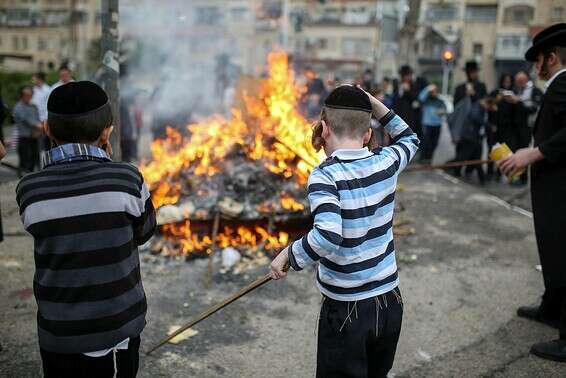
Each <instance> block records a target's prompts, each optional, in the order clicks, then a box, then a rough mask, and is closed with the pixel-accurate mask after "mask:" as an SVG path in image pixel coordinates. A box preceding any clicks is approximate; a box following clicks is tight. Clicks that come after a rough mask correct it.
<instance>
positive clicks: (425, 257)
mask: <svg viewBox="0 0 566 378" xmlns="http://www.w3.org/2000/svg"><path fill="white" fill-rule="evenodd" d="M447 138H448V136H447V134H446V133H444V134H443V137H442V142H441V145H442V147H441V149H440V151H439V154H438V155H437V160H438V161H443V160H446V159H448V158H449V156H450V154H451V151H450V146H449V140H448V139H447ZM400 184H401V185H400V187H401V188H402V189H401V191H400V193H399V194H398V197H397V198H398V203H400V204H401V205H400V206H399V207H401V209H400V210H401V211H398V212H397V215H396V217H397V219H399V220H403V221H407V222H410V223H409V225H410V226H411V227H413V228H414V229H415V234H414V235H411V236H402V237H399V238H398V240H397V244H396V250H397V257H398V264H399V266H400V279H401V291H402V294H403V297H404V303H405V307H404V309H405V313H404V319H403V330H402V335H401V339H400V342H399V346H398V351H397V356H396V361H395V365H394V369H393V371H392V373H391V376H396V377H454V376H458V377H479V376H482V377H533V376H543V377H551V376H553V377H558V376H563V375H564V374H566V368H565V367H564V365H561V364H559V363H553V362H548V361H544V360H541V359H538V358H536V357H534V356H531V355H530V354H529V348H530V346H531V344H532V343H534V342H537V341H542V340H549V339H553V338H556V337H557V331H556V330H553V329H551V328H548V327H546V326H543V325H539V324H536V323H532V322H529V321H527V320H524V319H520V318H518V317H517V316H516V315H515V311H516V308H517V307H518V306H519V305H524V304H534V303H537V301H538V299H539V295H540V294H541V292H542V279H541V273H540V271H539V270H537V268H536V266H537V264H539V262H538V257H537V254H536V247H535V239H534V233H533V227H532V219H531V216H530V213H529V212H528V211H526V210H523V209H521V208H511V207H510V206H508V205H506V204H505V203H504V202H503V201H502V200H501V199H499V198H497V197H495V196H493V195H491V194H489V193H487V192H486V191H485V190H484V189H481V188H477V187H475V186H473V185H469V184H467V183H463V182H461V181H458V180H455V179H453V178H451V177H449V176H447V175H445V174H444V173H440V172H432V173H406V174H404V175H402V177H401V182H400ZM15 185H16V183H15V181H9V182H5V183H4V184H2V185H1V186H0V200H1V206H2V216H3V220H4V229H5V233H6V240H5V242H4V243H2V244H1V245H0V250H1V253H0V274H1V275H2V277H3V278H4V279H3V280H2V281H1V284H0V298H1V299H0V300H1V301H2V303H1V304H0V306H1V307H2V308H3V309H5V310H4V311H2V312H1V314H0V325H1V326H0V344H1V345H2V350H1V351H0V375H1V376H3V377H39V376H40V360H39V352H38V346H37V337H36V329H35V327H36V323H35V311H36V305H35V302H34V299H33V295H32V290H31V287H32V275H33V253H32V240H31V238H30V237H28V236H27V235H26V234H25V233H24V231H23V229H22V226H21V225H20V220H19V217H18V211H17V207H16V205H15V200H14V196H15V195H14V189H15ZM491 186H492V188H491V189H490V190H491V191H492V192H497V191H499V192H501V193H503V194H502V196H504V195H506V194H507V193H508V192H509V191H510V190H511V189H508V188H505V189H494V188H497V187H499V186H500V185H498V184H492V185H491ZM513 189H516V188H513ZM511 191H512V190H511ZM522 201H523V202H525V201H526V200H522ZM141 259H142V275H143V279H144V285H145V289H146V292H147V297H148V303H149V312H148V318H147V321H148V323H147V327H146V329H145V332H144V333H143V334H142V347H141V349H142V351H146V350H148V349H149V347H150V346H151V345H153V344H154V343H156V342H157V341H159V340H160V339H161V338H162V337H164V336H165V334H166V332H167V331H168V329H169V327H171V326H174V325H177V326H179V325H181V324H183V323H184V322H186V321H188V320H189V319H190V318H191V317H193V316H195V315H196V314H198V313H200V312H201V311H202V310H204V309H205V308H206V307H208V306H209V305H212V304H214V303H216V302H218V301H220V300H221V299H223V298H224V297H226V296H228V295H230V294H232V293H233V292H235V291H237V290H238V289H239V288H240V287H243V286H244V285H245V284H247V283H248V282H251V281H252V280H254V279H255V278H257V277H259V276H260V275H262V274H264V273H265V271H266V269H267V267H262V268H257V269H254V270H251V271H248V272H245V273H243V274H240V275H232V274H230V273H227V274H221V273H220V272H219V271H218V268H217V267H218V261H216V263H215V267H216V268H215V273H214V275H213V277H212V279H211V284H210V287H209V289H205V276H206V272H207V264H208V262H207V260H206V259H197V260H191V261H188V262H186V261H184V259H174V258H165V257H161V256H154V255H150V254H149V253H147V252H145V253H142V255H141ZM313 272H314V271H313V270H309V271H305V272H301V273H294V272H293V273H290V274H289V276H288V278H287V279H286V280H284V281H282V282H274V283H270V284H268V285H267V286H266V287H264V288H261V289H259V290H258V291H256V292H253V293H252V294H250V295H248V296H247V297H245V298H244V299H242V300H240V301H238V302H236V303H235V304H233V305H231V306H230V307H228V308H227V309H225V310H222V311H221V312H220V313H218V314H216V315H213V316H212V317H211V318H210V319H208V320H206V321H205V322H203V323H201V324H200V325H198V326H196V327H195V329H196V331H198V334H196V335H194V336H192V337H190V338H188V339H187V340H185V341H182V342H181V343H180V344H179V345H166V346H165V347H163V348H162V349H160V350H158V351H156V352H155V353H154V354H152V355H151V356H149V357H148V356H145V355H144V354H143V353H142V354H141V367H140V374H139V376H141V377H157V376H163V377H192V376H194V377H218V376H225V377H265V376H272V377H287V376H293V377H313V376H314V369H315V359H316V345H315V344H316V343H315V341H316V336H315V334H316V333H315V326H316V322H317V315H318V314H317V312H318V309H319V304H320V294H319V293H318V291H317V289H316V288H315V285H314V275H313Z"/></svg>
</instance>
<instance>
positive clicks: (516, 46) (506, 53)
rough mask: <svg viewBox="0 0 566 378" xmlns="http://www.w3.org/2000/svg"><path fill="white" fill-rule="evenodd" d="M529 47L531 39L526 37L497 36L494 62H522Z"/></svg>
mask: <svg viewBox="0 0 566 378" xmlns="http://www.w3.org/2000/svg"><path fill="white" fill-rule="evenodd" d="M530 45H531V38H530V37H529V36H526V35H499V36H497V42H496V45H495V59H496V60H523V59H524V57H525V52H526V51H527V49H528V48H529V46H530Z"/></svg>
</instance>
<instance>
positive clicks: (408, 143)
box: [271, 86, 419, 378]
mask: <svg viewBox="0 0 566 378" xmlns="http://www.w3.org/2000/svg"><path fill="white" fill-rule="evenodd" d="M372 113H373V115H374V116H375V117H376V118H377V119H378V120H379V123H380V124H381V125H383V126H384V127H385V129H386V130H387V132H388V133H389V134H390V135H391V137H392V139H393V145H391V146H390V147H384V148H376V149H374V150H373V151H370V150H369V149H368V148H365V147H363V146H364V145H366V144H368V142H369V141H370V138H371V134H372V131H371V129H370V118H371V115H372ZM320 125H321V132H320V138H321V139H322V146H323V147H324V151H325V153H326V155H327V156H328V159H326V161H324V162H323V163H322V164H320V165H319V166H318V167H316V168H315V169H314V170H313V172H312V173H311V176H310V179H309V186H308V191H309V202H310V206H311V212H312V214H313V216H314V227H313V229H312V230H311V231H310V232H309V233H308V234H307V235H306V236H304V237H303V238H302V239H299V240H297V241H295V242H293V243H292V244H291V245H290V246H288V247H287V248H286V249H285V250H283V251H282V252H281V253H280V254H279V256H277V257H276V258H275V259H274V260H273V262H272V264H271V276H272V278H274V279H279V278H282V277H284V276H285V275H286V273H285V267H286V265H287V264H288V263H289V264H290V265H291V267H292V268H293V269H294V270H301V269H303V268H305V267H306V266H307V265H310V264H313V263H315V262H316V261H318V262H319V265H318V274H317V285H318V288H319V289H320V291H321V292H322V295H323V303H322V308H321V312H320V320H319V331H318V355H317V377H324V378H331V377H372V378H374V377H386V376H387V373H388V372H389V370H390V369H391V367H392V366H393V359H394V357H395V350H396V348H397V341H398V339H399V333H400V330H401V318H402V313H403V308H402V302H401V294H400V292H399V289H398V288H397V285H398V277H397V265H396V263H395V248H394V246H393V230H392V226H393V210H394V207H395V205H394V196H395V187H396V183H397V175H398V174H399V172H400V171H401V170H402V169H403V168H405V166H407V164H408V163H409V161H410V160H411V159H412V158H413V157H414V155H415V153H416V151H417V148H418V143H419V140H418V138H417V137H416V134H414V133H413V131H412V130H411V129H410V128H409V126H408V125H407V124H406V123H405V122H404V121H403V120H402V119H401V118H400V117H399V116H397V115H395V114H394V113H393V111H390V110H389V109H388V108H387V107H385V105H383V104H382V103H381V102H379V101H378V100H377V99H376V98H374V97H373V96H370V95H369V94H367V93H365V92H364V91H362V90H361V89H360V88H356V87H353V86H341V87H338V88H336V89H335V90H334V91H333V92H332V93H331V94H330V95H329V96H328V98H327V99H326V101H325V103H324V109H323V114H322V120H321V121H320ZM314 139H316V138H314ZM313 141H314V140H313ZM314 142H316V141H314ZM313 144H315V145H316V144H318V143H313Z"/></svg>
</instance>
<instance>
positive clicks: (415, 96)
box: [393, 65, 426, 140]
mask: <svg viewBox="0 0 566 378" xmlns="http://www.w3.org/2000/svg"><path fill="white" fill-rule="evenodd" d="M425 86H426V85H425ZM421 89H422V88H420V87H419V86H418V85H417V83H416V81H415V80H414V77H413V69H412V68H411V67H410V66H408V65H404V66H401V69H399V81H398V82H395V83H394V88H393V110H394V111H395V113H397V114H398V115H399V117H401V118H402V119H403V120H404V121H405V122H407V124H408V125H409V127H411V129H412V130H413V131H414V132H415V133H417V136H418V137H419V139H421V140H422V126H421V109H420V106H421V104H420V102H419V93H420V91H421Z"/></svg>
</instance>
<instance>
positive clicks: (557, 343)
mask: <svg viewBox="0 0 566 378" xmlns="http://www.w3.org/2000/svg"><path fill="white" fill-rule="evenodd" d="M531 353H532V354H534V355H535V356H537V357H540V358H544V359H545V360H552V361H558V362H566V340H552V341H545V342H542V343H537V344H534V345H533V346H532V347H531Z"/></svg>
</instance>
